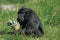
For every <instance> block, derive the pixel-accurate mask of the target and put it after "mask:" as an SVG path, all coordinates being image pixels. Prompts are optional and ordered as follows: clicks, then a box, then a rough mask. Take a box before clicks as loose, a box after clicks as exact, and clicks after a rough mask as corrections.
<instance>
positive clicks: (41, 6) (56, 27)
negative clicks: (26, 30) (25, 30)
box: [0, 0, 60, 40]
mask: <svg viewBox="0 0 60 40" xmlns="http://www.w3.org/2000/svg"><path fill="white" fill-rule="evenodd" d="M7 4H10V5H12V4H13V5H16V6H17V7H20V8H21V7H27V8H31V9H33V10H34V11H35V12H36V13H37V15H38V17H39V18H40V19H41V21H42V24H43V28H44V32H45V34H44V36H42V37H41V38H40V40H60V0H23V1H22V0H21V1H20V0H9V1H8V0H0V5H7ZM16 18H17V11H12V10H11V11H8V10H0V40H37V38H33V37H31V36H29V37H28V36H26V35H24V34H21V35H14V34H10V33H8V32H11V31H12V29H11V28H10V27H8V26H7V22H8V20H13V19H16Z"/></svg>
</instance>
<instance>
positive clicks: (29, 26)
mask: <svg viewBox="0 0 60 40" xmlns="http://www.w3.org/2000/svg"><path fill="white" fill-rule="evenodd" d="M17 21H18V22H19V23H20V25H22V29H24V28H25V34H32V35H33V36H38V37H40V36H42V35H43V34H44V31H43V28H42V24H41V21H40V19H39V18H38V16H37V14H36V13H35V12H34V11H33V10H32V9H29V8H21V9H19V10H18V18H17Z"/></svg>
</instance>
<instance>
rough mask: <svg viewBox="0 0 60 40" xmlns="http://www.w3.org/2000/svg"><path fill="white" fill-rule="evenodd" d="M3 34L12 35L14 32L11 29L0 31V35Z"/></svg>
mask: <svg viewBox="0 0 60 40" xmlns="http://www.w3.org/2000/svg"><path fill="white" fill-rule="evenodd" d="M5 34H9V35H13V34H15V33H14V32H13V31H11V32H6V31H0V35H5Z"/></svg>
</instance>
